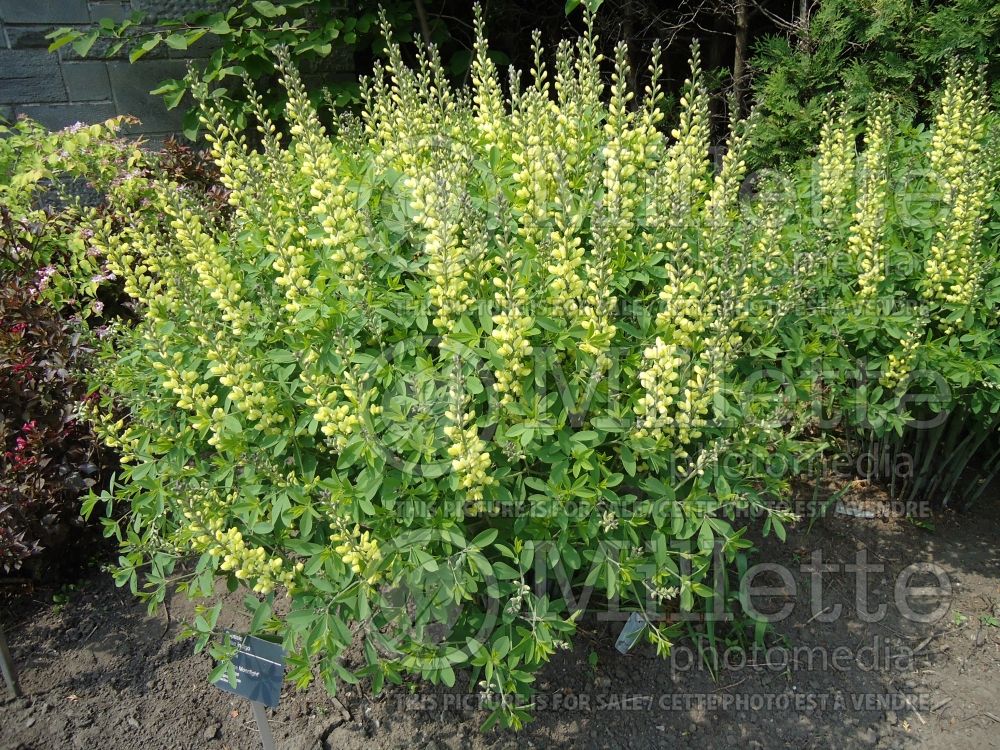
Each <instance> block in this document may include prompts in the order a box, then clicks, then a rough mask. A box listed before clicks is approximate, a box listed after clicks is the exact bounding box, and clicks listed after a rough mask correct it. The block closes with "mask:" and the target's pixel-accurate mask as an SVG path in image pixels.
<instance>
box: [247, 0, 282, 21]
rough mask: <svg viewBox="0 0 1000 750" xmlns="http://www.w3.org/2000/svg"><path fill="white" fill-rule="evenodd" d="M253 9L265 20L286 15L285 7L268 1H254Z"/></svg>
mask: <svg viewBox="0 0 1000 750" xmlns="http://www.w3.org/2000/svg"><path fill="white" fill-rule="evenodd" d="M251 5H253V9H254V10H255V11H257V12H258V13H260V14H261V15H262V16H264V17H265V18H276V17H277V16H283V15H285V6H283V5H275V4H274V3H272V2H269V1H268V0H254V2H253V3H251Z"/></svg>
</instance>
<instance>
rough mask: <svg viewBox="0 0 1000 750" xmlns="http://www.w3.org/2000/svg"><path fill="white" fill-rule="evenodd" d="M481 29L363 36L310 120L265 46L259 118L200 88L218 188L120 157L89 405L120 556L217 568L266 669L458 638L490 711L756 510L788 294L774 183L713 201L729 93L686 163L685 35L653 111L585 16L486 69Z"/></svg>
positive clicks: (202, 581)
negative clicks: (263, 648)
mask: <svg viewBox="0 0 1000 750" xmlns="http://www.w3.org/2000/svg"><path fill="white" fill-rule="evenodd" d="M481 31H482V30H481V29H480V33H479V41H478V42H477V46H476V50H475V54H474V61H473V66H472V79H473V82H472V86H471V88H470V89H469V90H455V89H454V88H452V87H451V86H450V85H449V84H448V83H447V81H446V78H445V75H444V72H443V71H442V69H441V65H440V62H439V61H438V59H437V57H436V56H435V53H434V51H433V49H424V50H422V51H421V52H420V55H419V59H418V64H417V65H416V66H415V67H409V66H407V64H405V63H404V61H403V59H402V54H401V51H400V49H399V48H398V47H397V46H396V45H395V44H391V43H390V44H389V46H388V59H387V61H386V62H385V63H384V65H383V66H381V67H380V68H379V69H378V70H377V72H376V74H375V76H374V77H373V78H372V79H371V80H369V81H367V82H366V83H365V85H364V87H363V101H364V112H363V116H362V117H361V118H360V120H350V119H344V120H343V121H340V122H338V123H337V125H336V127H335V129H334V132H333V133H332V134H331V133H328V132H327V131H326V130H325V129H324V128H323V127H322V126H321V125H320V123H319V121H318V119H317V117H316V113H315V111H314V110H313V108H312V106H311V105H310V103H309V99H308V97H307V96H306V95H305V92H304V90H303V87H302V84H301V82H300V80H299V78H298V76H297V74H296V72H295V70H294V69H293V68H291V67H290V66H289V65H288V63H287V60H286V61H285V64H284V67H283V70H282V76H283V79H284V84H285V85H286V87H287V89H288V98H289V106H288V110H287V118H288V121H289V123H290V127H289V134H288V136H287V137H286V136H285V135H283V134H281V133H280V131H279V129H278V128H277V127H276V126H275V125H274V124H273V123H272V122H271V120H270V119H269V118H268V117H267V115H266V113H265V111H264V108H263V107H262V106H260V99H259V97H258V96H257V95H255V94H254V93H253V92H251V93H250V96H249V98H250V101H251V104H252V105H253V108H254V109H255V110H256V114H257V123H256V128H257V133H255V134H254V137H253V138H252V139H251V138H249V137H248V136H247V135H246V134H244V133H241V132H239V131H238V130H237V129H236V128H235V127H234V126H233V124H231V123H230V122H229V121H228V120H227V118H226V116H225V115H224V114H223V112H222V110H221V109H220V108H218V107H216V106H214V105H213V103H212V101H211V99H210V98H208V96H207V92H206V91H204V90H203V91H202V92H201V93H202V97H203V124H204V126H205V129H206V131H207V133H208V134H209V136H208V137H209V141H210V144H211V148H212V152H213V156H214V159H215V161H216V163H217V165H218V168H219V173H220V175H221V179H222V181H223V183H224V185H225V188H226V189H227V190H228V203H229V206H230V209H231V210H229V211H227V212H225V213H219V212H213V211H211V210H209V209H207V208H206V207H205V206H204V205H203V203H204V202H203V201H202V200H200V199H199V195H198V194H197V192H196V191H191V190H189V189H186V188H185V187H184V186H183V185H177V184H175V183H173V182H171V181H170V180H168V179H149V180H145V181H141V180H139V178H137V180H139V182H141V184H139V183H138V182H137V180H133V181H131V182H130V183H129V184H128V185H125V186H123V187H122V189H123V191H124V193H125V198H123V200H126V201H134V200H135V196H136V195H137V194H139V195H142V196H144V197H143V201H144V206H145V207H146V209H147V210H141V211H136V212H134V213H133V214H132V218H131V220H130V221H129V222H127V223H125V224H121V223H119V222H111V221H106V222H103V223H102V222H98V223H97V226H96V227H95V235H94V240H93V241H94V243H95V244H96V245H97V246H98V247H99V249H100V251H101V252H102V253H103V254H104V255H106V257H107V259H108V262H109V264H110V265H111V267H112V269H113V270H114V272H115V273H116V274H118V275H119V276H120V277H121V278H122V279H123V283H124V285H125V288H126V290H127V291H128V293H129V294H131V295H132V296H133V297H134V298H135V299H136V301H137V305H138V306H139V309H141V311H142V318H141V321H140V322H139V323H138V324H137V325H135V326H134V327H133V328H130V329H123V330H121V331H120V332H119V335H118V336H117V337H116V339H115V349H114V350H113V351H110V352H109V355H108V357H107V358H106V362H105V365H104V367H103V369H102V371H101V372H100V373H99V378H100V380H101V382H102V383H103V384H104V388H103V402H102V407H101V409H100V410H99V411H96V410H95V412H94V413H93V414H92V418H93V420H94V422H95V424H96V425H97V426H98V429H99V430H100V431H101V433H102V434H103V435H104V437H105V439H106V440H107V441H108V443H109V444H111V445H113V446H115V447H116V448H118V449H119V450H120V451H121V452H122V455H123V463H124V465H125V469H124V470H123V472H122V474H121V476H120V477H119V479H118V482H117V484H116V486H115V488H114V490H113V496H114V498H115V500H114V502H113V503H112V505H115V503H117V502H119V501H125V502H126V503H127V506H126V510H124V516H123V517H122V518H121V521H120V522H115V521H111V520H106V524H107V528H108V533H109V534H113V535H116V536H117V538H118V539H119V541H120V542H121V545H122V557H121V560H120V567H119V571H118V574H117V575H118V580H119V582H120V583H121V584H123V585H124V584H125V583H128V584H129V585H130V586H131V587H132V589H133V590H134V591H137V592H140V593H142V594H143V595H144V596H146V597H148V598H149V600H150V602H151V604H153V605H155V604H156V603H157V602H160V601H162V600H163V598H164V596H165V594H166V588H167V586H168V585H172V584H173V583H176V582H178V581H179V582H181V585H182V586H183V587H185V588H186V589H187V590H188V591H189V593H190V594H192V595H193V596H203V597H207V598H209V599H211V598H212V597H214V596H215V591H216V589H215V582H216V580H217V579H218V578H224V579H226V580H227V581H228V583H229V584H230V586H231V587H234V588H235V587H238V586H240V585H242V586H244V587H246V590H247V591H248V596H247V599H246V601H247V606H248V607H249V609H250V610H251V613H252V622H251V629H252V630H253V631H254V632H264V633H267V632H270V633H275V634H278V635H280V636H281V637H282V638H283V639H284V643H285V645H286V647H287V648H288V649H289V650H290V653H291V664H292V665H293V669H292V672H291V674H290V679H292V680H294V681H295V682H297V683H300V684H304V683H307V682H308V681H309V680H310V679H312V678H313V677H314V676H315V675H319V676H320V677H321V678H322V679H323V680H324V681H325V682H326V683H327V685H328V686H329V688H330V689H331V690H333V689H335V687H336V684H337V682H338V681H339V680H343V681H347V682H352V683H353V682H357V681H358V680H359V679H368V680H370V681H371V683H372V685H373V687H374V688H375V689H376V690H378V689H381V687H382V685H383V683H384V681H385V680H387V679H388V680H390V681H399V680H400V679H401V676H402V674H403V673H414V674H418V675H421V676H422V677H424V678H426V679H428V680H430V681H432V682H435V683H444V684H447V685H451V684H453V682H454V681H455V679H456V670H460V669H467V670H469V671H470V673H471V675H472V681H473V683H474V684H478V685H479V689H480V690H481V692H482V693H484V694H485V696H486V699H487V701H488V702H489V704H490V705H491V706H492V708H493V709H494V711H493V713H492V714H491V722H492V721H495V720H497V719H503V720H504V721H506V722H508V723H511V724H514V725H520V724H521V723H522V722H523V721H524V720H525V719H526V718H527V713H526V709H527V708H528V707H529V706H530V703H531V700H530V685H531V682H532V679H533V677H532V673H533V672H534V671H535V670H536V669H537V668H538V667H539V666H540V665H541V664H543V663H544V662H545V661H546V660H547V659H549V657H550V656H551V655H552V654H553V653H554V652H555V651H556V650H557V649H559V648H564V647H566V646H567V645H568V641H569V639H570V637H571V635H572V633H573V632H574V629H575V624H576V621H577V619H578V618H579V616H580V614H581V612H582V611H583V610H585V609H587V608H588V607H597V606H601V607H603V608H614V609H616V611H619V612H622V613H624V614H623V618H622V619H625V618H626V617H627V616H628V614H629V613H631V612H639V613H641V618H642V620H643V624H644V634H645V637H647V638H648V639H649V640H650V641H651V642H652V643H654V644H656V646H657V648H658V650H659V651H660V652H661V653H666V652H667V651H668V650H669V648H670V641H671V638H672V637H673V635H674V633H675V632H676V631H677V629H678V627H679V625H678V624H677V620H678V617H677V615H678V613H682V612H687V613H690V612H695V611H698V612H700V611H702V610H704V609H705V608H706V607H709V608H710V607H711V606H713V604H714V603H715V597H716V596H728V595H727V594H726V593H725V592H713V590H712V588H711V587H710V586H709V585H708V584H709V583H711V581H712V575H713V572H714V571H715V570H716V569H717V566H722V567H723V568H724V569H725V568H728V567H732V568H733V569H735V568H737V567H742V566H743V565H745V554H746V551H747V550H748V549H749V548H750V546H751V545H750V542H749V541H748V540H746V539H745V538H744V533H745V530H746V528H745V527H746V519H747V518H748V517H749V516H751V515H752V514H753V513H759V514H761V515H763V516H764V517H765V519H766V520H765V528H766V529H774V530H775V531H776V532H777V533H778V534H779V535H780V536H783V535H784V530H783V526H782V522H783V521H787V520H788V518H789V514H788V513H787V512H786V511H780V510H776V509H774V508H772V507H771V506H772V504H773V503H772V501H773V499H774V497H775V496H776V494H777V493H779V492H781V491H782V489H783V487H784V483H785V481H786V479H785V472H784V471H781V470H777V471H776V470H774V466H775V465H777V466H787V465H788V463H789V459H790V457H791V456H792V454H793V453H796V452H797V451H798V450H799V444H798V443H797V441H796V429H797V428H798V427H800V426H801V421H800V420H798V417H799V415H798V414H797V411H796V409H795V406H794V403H792V402H791V401H787V400H783V399H782V398H780V395H781V393H783V391H781V388H780V387H781V384H780V383H779V382H778V379H775V378H769V377H759V376H758V375H757V373H756V368H757V366H758V364H759V361H760V360H761V359H762V358H763V357H764V356H765V354H766V356H769V357H773V356H774V352H775V351H776V349H775V347H776V346H777V343H776V342H777V341H778V334H777V330H776V327H777V324H778V322H779V321H780V320H781V319H782V318H783V317H784V316H785V314H786V313H787V312H788V310H790V309H792V308H793V307H794V306H795V305H796V304H797V300H798V299H799V297H800V295H801V293H802V289H801V287H800V284H799V281H798V280H797V279H796V277H795V276H794V274H793V270H794V268H793V265H792V264H791V263H790V262H789V260H790V258H789V257H786V256H787V255H788V254H789V253H790V250H789V247H790V246H789V244H788V243H784V242H782V241H781V235H782V232H783V223H784V217H783V215H782V214H781V212H780V210H779V209H780V207H779V206H777V205H769V204H765V203H760V202H754V203H743V202H740V201H739V200H738V197H739V195H738V194H739V188H740V185H741V183H742V181H743V179H744V170H745V164H744V161H743V153H744V150H745V145H746V143H747V138H748V137H749V132H750V130H751V128H752V124H748V123H735V124H734V128H733V133H732V135H731V137H730V140H729V143H728V147H727V150H726V154H725V157H724V158H723V159H722V161H721V164H720V165H719V167H718V169H717V170H713V169H712V165H711V163H710V161H709V143H708V137H709V128H708V117H709V115H708V97H707V93H706V91H705V90H704V87H703V84H702V80H701V74H700V69H699V63H698V52H697V48H695V49H694V53H693V60H692V74H691V79H690V80H689V81H688V82H687V84H686V86H685V93H684V96H683V98H682V99H681V114H680V119H679V122H678V123H676V125H675V126H673V127H669V128H667V132H668V133H669V135H667V134H664V133H663V132H662V131H661V125H662V124H663V123H662V120H663V114H662V113H661V111H660V108H659V104H660V89H659V86H658V79H659V77H660V74H661V71H660V69H659V64H658V63H654V65H653V67H652V69H651V70H650V75H649V78H650V80H651V84H650V85H649V87H648V88H647V90H646V92H645V96H644V97H643V98H642V101H641V102H636V101H634V92H632V91H630V90H629V89H628V87H627V84H626V82H627V81H629V80H630V78H631V76H630V73H629V70H628V62H627V60H628V56H627V54H626V50H625V49H624V47H619V48H618V50H617V51H616V57H615V60H614V65H613V68H614V75H613V76H612V79H611V84H610V87H608V88H607V90H606V87H605V84H604V83H603V82H602V73H601V59H600V58H599V56H598V55H597V53H596V49H595V47H596V45H595V39H594V37H593V35H592V33H590V32H587V33H586V34H584V35H583V36H582V37H581V38H580V39H579V40H577V41H576V43H575V44H570V43H569V42H565V43H563V44H561V45H560V46H559V48H558V50H557V51H556V54H555V66H554V68H553V69H551V70H550V69H549V68H548V67H547V64H546V62H545V57H544V55H543V54H542V50H541V49H538V52H537V56H536V63H535V66H534V69H533V70H532V71H531V76H530V77H531V80H530V81H528V82H522V81H521V79H520V76H519V74H517V73H516V72H515V73H513V74H512V75H511V78H510V81H509V88H508V86H507V83H506V82H504V83H501V81H500V79H499V77H498V73H497V71H496V70H495V68H494V65H493V63H492V61H491V59H490V57H489V56H488V55H487V46H486V42H485V40H484V38H483V34H482V33H481ZM505 90H508V91H509V94H507V95H505V94H504V91H505ZM251 140H252V141H253V142H254V143H258V144H259V146H256V147H252V146H251V145H250V143H251ZM142 179H143V180H144V179H145V178H142ZM95 499H96V498H95ZM109 499H110V496H109ZM713 552H714V554H713ZM588 602H589V604H588ZM220 606H221V605H218V604H216V605H215V606H211V607H206V608H205V610H204V611H203V612H202V613H201V614H200V615H199V617H198V618H197V620H196V623H195V630H196V631H197V632H198V634H199V645H200V646H204V645H205V644H206V643H208V642H209V641H210V639H211V636H212V634H213V630H214V627H215V623H216V620H217V618H218V614H219V611H220V610H219V607H220ZM355 639H361V640H362V641H363V643H364V654H365V657H366V660H365V664H364V665H362V666H361V667H360V668H356V669H354V670H353V671H352V670H348V669H347V668H346V667H345V666H344V665H343V663H342V662H341V659H340V656H341V654H342V652H343V651H344V650H345V649H346V648H347V647H348V646H349V645H350V644H351V643H352V642H354V641H355ZM215 648H216V649H217V650H216V653H217V654H218V655H224V654H223V652H222V651H221V650H218V649H219V647H215ZM225 668H226V667H225V665H224V664H223V665H222V666H221V667H220V669H225Z"/></svg>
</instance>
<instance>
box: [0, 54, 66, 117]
mask: <svg viewBox="0 0 1000 750" xmlns="http://www.w3.org/2000/svg"><path fill="white" fill-rule="evenodd" d="M59 101H66V87H65V86H63V81H62V76H61V75H60V73H59V62H58V60H57V58H56V56H55V55H50V54H49V53H48V52H45V51H43V50H33V49H30V50H28V49H21V50H0V104H24V103H29V102H59Z"/></svg>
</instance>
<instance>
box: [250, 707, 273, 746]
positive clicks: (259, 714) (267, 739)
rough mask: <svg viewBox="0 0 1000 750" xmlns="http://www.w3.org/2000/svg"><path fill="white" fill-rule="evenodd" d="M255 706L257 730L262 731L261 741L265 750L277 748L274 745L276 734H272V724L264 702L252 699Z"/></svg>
mask: <svg viewBox="0 0 1000 750" xmlns="http://www.w3.org/2000/svg"><path fill="white" fill-rule="evenodd" d="M250 707H251V708H253V718H254V721H256V722H257V730H258V731H259V732H260V741H261V744H262V745H263V746H264V750H277V748H275V745H274V735H273V734H271V725H270V724H268V723H267V710H266V709H265V708H264V704H263V703H258V702H257V701H250Z"/></svg>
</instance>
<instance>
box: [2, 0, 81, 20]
mask: <svg viewBox="0 0 1000 750" xmlns="http://www.w3.org/2000/svg"><path fill="white" fill-rule="evenodd" d="M0 19H2V20H3V21H4V23H7V24H12V23H87V22H88V21H90V11H89V10H88V8H87V0H0Z"/></svg>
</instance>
